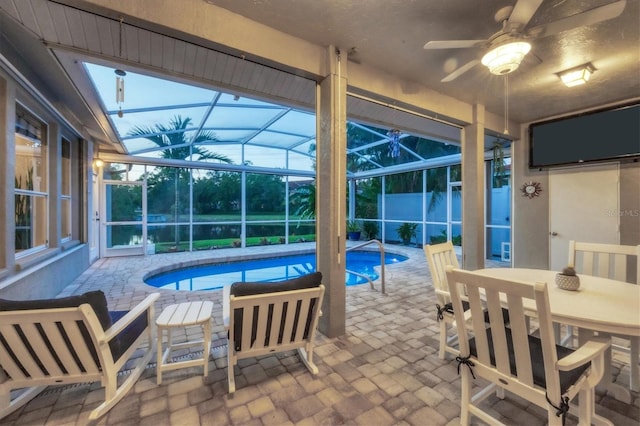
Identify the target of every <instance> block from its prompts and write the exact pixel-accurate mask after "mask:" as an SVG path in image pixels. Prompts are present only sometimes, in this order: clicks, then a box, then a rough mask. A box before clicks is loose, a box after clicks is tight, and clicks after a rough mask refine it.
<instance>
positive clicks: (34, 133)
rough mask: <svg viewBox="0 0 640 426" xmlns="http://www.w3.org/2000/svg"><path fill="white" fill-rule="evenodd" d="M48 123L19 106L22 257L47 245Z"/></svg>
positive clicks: (18, 205)
mask: <svg viewBox="0 0 640 426" xmlns="http://www.w3.org/2000/svg"><path fill="white" fill-rule="evenodd" d="M45 129H46V128H45V125H44V124H43V123H42V122H40V121H39V120H38V119H36V118H35V117H34V116H33V115H31V114H29V113H28V112H27V111H26V110H24V109H23V108H21V107H20V106H16V128H15V138H16V154H15V156H16V157H15V165H16V166H15V173H16V175H15V190H14V195H15V224H16V225H15V230H16V233H15V251H16V257H21V256H24V255H27V254H29V253H32V252H34V251H37V250H41V249H44V248H46V247H47V244H48V241H47V235H48V190H47V186H48V182H47V145H46V139H45V138H44V137H43V135H45V134H46V132H45Z"/></svg>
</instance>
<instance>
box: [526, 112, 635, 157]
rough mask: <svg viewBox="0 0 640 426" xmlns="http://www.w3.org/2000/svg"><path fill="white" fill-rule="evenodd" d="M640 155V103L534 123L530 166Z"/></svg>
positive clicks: (530, 136) (531, 132)
mask: <svg viewBox="0 0 640 426" xmlns="http://www.w3.org/2000/svg"><path fill="white" fill-rule="evenodd" d="M638 158H640V104H632V105H623V106H616V107H612V108H607V109H601V110H597V111H590V112H587V113H583V114H578V115H572V116H568V117H562V118H558V119H553V120H548V121H541V122H538V123H532V124H531V125H530V126H529V168H532V169H533V168H536V169H537V168H540V169H541V168H548V167H554V166H563V165H570V164H579V163H587V162H595V161H605V160H632V159H633V160H635V161H637V160H638Z"/></svg>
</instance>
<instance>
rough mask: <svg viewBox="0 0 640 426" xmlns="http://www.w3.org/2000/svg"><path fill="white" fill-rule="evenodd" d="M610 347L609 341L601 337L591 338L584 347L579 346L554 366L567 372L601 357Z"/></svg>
mask: <svg viewBox="0 0 640 426" xmlns="http://www.w3.org/2000/svg"><path fill="white" fill-rule="evenodd" d="M609 346H611V340H610V339H607V338H602V337H593V338H591V339H589V340H588V341H587V342H586V343H585V344H584V345H582V346H580V347H579V348H578V349H577V350H576V351H575V352H573V353H572V354H570V355H567V356H566V357H564V358H562V359H560V360H558V363H557V364H556V365H557V367H558V370H560V371H568V370H573V369H574V368H576V367H579V366H581V365H584V364H586V363H587V362H590V361H592V360H593V359H595V358H597V357H598V356H601V355H602V354H603V353H604V351H606V350H607V349H608V348H609Z"/></svg>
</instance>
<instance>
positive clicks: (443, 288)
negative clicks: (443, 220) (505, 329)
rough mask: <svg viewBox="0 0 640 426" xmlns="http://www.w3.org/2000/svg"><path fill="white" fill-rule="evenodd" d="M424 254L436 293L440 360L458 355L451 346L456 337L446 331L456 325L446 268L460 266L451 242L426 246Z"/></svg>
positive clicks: (505, 314) (486, 316) (465, 306)
mask: <svg viewBox="0 0 640 426" xmlns="http://www.w3.org/2000/svg"><path fill="white" fill-rule="evenodd" d="M424 253H425V255H426V257H427V262H428V263H429V270H430V271H431V279H432V281H433V287H434V289H435V292H436V297H437V298H438V303H437V304H436V315H437V319H438V323H439V324H440V343H439V350H438V356H439V357H440V359H445V357H446V355H445V354H446V353H447V352H448V353H450V354H454V355H455V354H457V353H458V348H457V346H453V345H455V344H456V342H457V340H458V335H457V334H456V333H455V332H454V333H453V335H451V336H450V335H449V331H448V328H453V329H454V330H455V326H456V323H455V316H454V314H453V306H452V305H451V296H450V295H449V286H448V285H447V274H446V267H447V265H451V266H453V267H454V268H459V267H460V266H459V264H458V257H457V256H456V253H455V249H454V248H453V244H452V243H451V241H447V242H445V243H441V244H434V245H426V246H424ZM463 306H464V309H465V310H467V302H464V303H463ZM467 315H470V314H467ZM503 315H504V316H505V321H507V322H508V321H509V313H508V312H506V311H504V312H503ZM485 319H486V320H487V321H489V316H488V313H486V312H485Z"/></svg>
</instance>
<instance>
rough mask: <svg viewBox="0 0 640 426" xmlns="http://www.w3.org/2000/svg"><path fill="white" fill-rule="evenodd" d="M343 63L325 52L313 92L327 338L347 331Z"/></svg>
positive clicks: (336, 54) (319, 246)
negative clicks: (323, 69)
mask: <svg viewBox="0 0 640 426" xmlns="http://www.w3.org/2000/svg"><path fill="white" fill-rule="evenodd" d="M346 62H347V57H346V55H345V54H342V55H341V54H340V52H339V50H338V49H336V48H335V47H334V46H329V47H328V48H327V63H328V65H329V66H328V69H329V70H330V71H329V75H328V76H327V77H326V78H325V79H324V80H323V81H322V82H320V84H319V86H318V94H317V108H316V110H317V118H316V123H317V124H316V125H317V135H318V137H317V147H316V165H317V171H316V172H317V175H316V176H317V177H316V236H317V241H316V256H317V265H318V266H317V270H318V271H320V272H322V276H323V279H322V282H323V284H324V285H325V286H326V291H325V295H324V302H323V305H322V316H321V317H320V324H319V329H320V331H321V332H322V333H323V334H324V335H326V336H328V337H336V336H340V335H342V334H344V333H345V321H346V319H345V318H346V291H345V259H346V258H345V251H344V250H345V238H346V229H345V218H346V216H345V215H346V144H347V142H346V88H347V84H346Z"/></svg>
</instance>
